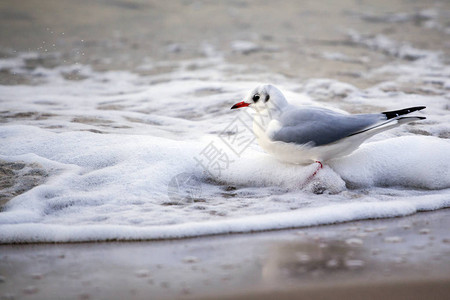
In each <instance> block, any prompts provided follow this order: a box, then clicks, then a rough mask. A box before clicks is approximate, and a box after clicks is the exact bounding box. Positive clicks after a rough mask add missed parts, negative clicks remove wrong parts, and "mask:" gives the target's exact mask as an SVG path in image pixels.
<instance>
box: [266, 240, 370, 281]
mask: <svg viewBox="0 0 450 300" xmlns="http://www.w3.org/2000/svg"><path fill="white" fill-rule="evenodd" d="M364 250H365V249H364V248H361V247H359V246H357V245H349V244H348V243H346V242H344V241H341V240H326V241H321V240H320V239H318V240H316V239H313V238H305V239H302V240H300V241H288V242H285V243H278V244H275V245H273V246H272V247H271V248H270V250H269V251H268V257H267V258H266V260H265V262H264V266H263V267H262V278H263V280H264V281H267V282H277V281H285V280H299V279H308V278H310V279H313V278H317V277H320V276H321V275H323V274H325V273H330V272H334V273H339V272H346V271H348V270H356V269H361V268H363V267H364V266H365V262H364V259H363V258H364V255H365V254H366V252H365V251H364Z"/></svg>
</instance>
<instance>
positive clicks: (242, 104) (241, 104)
mask: <svg viewBox="0 0 450 300" xmlns="http://www.w3.org/2000/svg"><path fill="white" fill-rule="evenodd" d="M249 105H250V104H249V103H245V102H244V101H242V102H239V103H236V104H235V105H233V106H232V107H231V109H235V108H241V107H246V106H249Z"/></svg>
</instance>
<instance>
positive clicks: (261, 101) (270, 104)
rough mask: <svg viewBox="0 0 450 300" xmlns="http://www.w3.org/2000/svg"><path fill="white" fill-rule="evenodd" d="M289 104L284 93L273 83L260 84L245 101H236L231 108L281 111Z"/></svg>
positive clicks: (259, 111)
mask: <svg viewBox="0 0 450 300" xmlns="http://www.w3.org/2000/svg"><path fill="white" fill-rule="evenodd" d="M286 105H287V101H286V98H285V97H284V95H283V93H282V92H281V91H280V90H279V89H278V88H276V87H275V86H273V85H271V84H264V85H259V86H257V87H256V88H254V89H253V90H252V91H251V92H250V93H248V95H247V97H245V99H244V101H242V102H239V103H236V104H235V105H233V106H232V107H231V109H236V108H241V107H247V106H248V107H250V108H253V109H254V110H255V111H256V112H258V113H261V112H265V111H277V110H278V111H281V110H282V109H283V107H284V106H286Z"/></svg>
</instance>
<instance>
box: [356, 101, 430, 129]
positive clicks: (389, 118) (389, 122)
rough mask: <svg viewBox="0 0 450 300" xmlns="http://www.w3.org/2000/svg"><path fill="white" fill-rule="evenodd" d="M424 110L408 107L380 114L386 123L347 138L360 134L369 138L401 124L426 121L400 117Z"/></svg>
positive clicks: (412, 117)
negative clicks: (364, 134) (383, 116)
mask: <svg viewBox="0 0 450 300" xmlns="http://www.w3.org/2000/svg"><path fill="white" fill-rule="evenodd" d="M424 108H426V107H425V106H415V107H409V108H404V109H400V110H393V111H386V112H382V113H381V114H383V115H385V116H386V121H384V122H382V123H378V124H376V125H375V126H371V127H369V128H365V129H364V130H361V131H358V132H355V133H352V134H350V135H349V136H354V135H359V134H361V133H367V134H366V135H367V137H371V136H373V135H375V134H377V133H379V132H382V131H385V130H388V129H391V128H394V127H397V126H399V125H401V124H406V123H410V122H414V121H419V120H424V119H426V118H425V117H419V116H404V117H401V116H403V115H407V114H409V113H412V112H414V111H418V110H422V109H424Z"/></svg>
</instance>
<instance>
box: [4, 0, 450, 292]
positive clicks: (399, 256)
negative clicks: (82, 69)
mask: <svg viewBox="0 0 450 300" xmlns="http://www.w3.org/2000/svg"><path fill="white" fill-rule="evenodd" d="M372 2H373V1H350V0H349V1H346V0H341V1H337V2H336V1H327V2H326V3H321V4H320V5H319V4H317V3H315V2H309V1H302V2H297V1H283V2H281V3H277V5H276V6H274V5H273V3H271V2H262V3H260V2H256V1H230V2H226V4H225V2H220V3H219V2H216V1H198V2H197V1H180V2H170V3H167V2H164V3H162V2H158V1H150V2H148V1H94V2H83V3H82V4H81V3H80V2H78V1H50V0H48V1H45V2H42V1H31V0H30V1H9V0H7V1H2V3H1V4H0V15H1V16H2V18H0V42H1V45H2V49H1V55H2V56H13V55H14V54H15V53H17V52H21V51H37V52H39V53H41V54H42V55H43V56H42V58H41V59H40V60H30V61H29V67H30V68H35V67H37V66H42V65H45V66H47V67H51V66H52V65H59V64H73V63H82V64H89V65H92V66H93V67H94V68H95V69H97V70H111V69H125V70H131V71H135V72H137V73H142V74H149V73H151V74H159V73H164V72H168V71H170V70H171V68H172V67H171V65H170V64H169V65H167V64H166V65H164V64H163V65H161V66H159V67H158V68H156V69H155V68H153V69H151V70H143V69H142V68H139V67H140V66H141V65H142V64H143V63H145V61H148V60H151V61H171V60H172V61H176V60H182V59H186V58H196V57H204V56H208V55H210V53H209V51H215V50H214V49H216V50H217V51H220V52H222V53H224V59H225V60H226V61H227V62H229V63H239V64H246V65H247V66H248V68H247V69H246V70H245V72H250V73H256V72H261V73H264V72H265V71H267V70H270V72H272V73H277V74H281V75H283V76H286V77H288V78H298V80H299V81H301V80H304V79H306V78H313V77H326V78H333V79H337V80H340V81H343V82H348V83H351V84H354V85H355V86H357V87H359V88H364V87H367V86H371V85H373V84H376V83H377V82H378V81H379V80H380V79H379V78H376V77H370V78H367V77H365V76H364V72H365V71H366V70H368V69H373V68H376V67H377V66H382V65H386V64H388V63H394V62H397V61H401V60H408V59H413V58H411V57H409V58H408V57H401V56H399V55H398V54H395V53H384V52H383V50H377V49H370V47H364V46H361V45H358V44H355V43H354V41H352V38H351V36H349V34H348V29H349V28H355V29H358V31H359V32H361V33H363V34H367V35H368V36H374V35H376V34H379V33H382V34H384V35H386V36H388V37H389V38H391V39H392V40H395V41H399V42H400V43H409V44H411V45H413V46H415V47H418V48H421V49H429V50H439V51H442V52H443V53H444V54H446V55H448V53H449V49H450V43H449V42H448V34H446V33H445V32H444V31H443V30H441V31H440V30H433V31H430V30H429V29H428V28H427V26H425V25H424V24H425V23H426V22H427V21H429V19H428V17H427V15H426V14H423V13H422V14H421V13H420V12H422V11H423V10H426V9H427V8H430V7H434V8H435V9H438V10H446V11H450V8H449V5H448V3H446V2H440V1H435V2H429V1H409V2H405V1H377V2H376V3H372ZM256 3H258V5H256ZM299 3H300V4H299ZM180 12H182V13H180ZM396 12H402V13H406V19H405V20H406V21H401V20H400V21H398V20H397V21H396V19H395V13H396ZM408 16H409V19H408ZM242 40H250V41H251V42H252V43H253V45H250V47H247V48H246V47H237V46H236V44H234V42H236V41H242ZM233 45H234V46H233ZM54 52H57V53H59V55H57V56H54V55H48V56H45V55H46V54H48V53H54ZM323 52H329V53H331V54H332V53H335V52H339V53H343V54H345V55H346V56H345V57H346V58H345V59H344V58H342V59H327V58H326V57H323V56H322V55H320V53H323ZM349 57H350V58H354V59H348V58H349ZM195 67H196V66H192V68H195ZM244 75H245V74H243V76H244ZM76 76H77V75H76V74H73V79H74V80H76V79H77V78H76ZM262 78H264V77H262ZM23 80H24V79H23V78H21V77H20V76H19V75H16V74H10V73H7V72H0V81H1V82H2V83H3V84H18V83H23ZM404 89H405V91H411V90H413V89H414V87H411V86H405V88H404ZM414 92H419V93H420V91H414ZM324 101H326V100H324ZM14 176H15V175H14ZM5 180H6V179H5ZM8 184H9V183H8ZM13 185H14V184H13V183H11V185H8V186H13ZM30 187H31V186H30ZM6 198H8V199H9V196H5V199H6ZM1 199H2V198H1V197H0V201H1ZM5 201H6V200H5ZM448 228H450V212H449V210H448V209H446V210H440V211H437V212H430V213H420V214H416V215H413V216H409V217H404V218H397V219H389V220H369V221H363V222H352V223H347V224H340V225H330V226H322V227H317V228H305V229H293V230H286V231H277V232H265V233H258V234H246V235H233V236H222V237H205V238H198V239H187V240H177V241H163V242H136V243H99V244H96V243H89V244H56V245H49V244H42V245H2V246H0V299H22V298H25V299H56V298H70V299H113V298H116V299H118V298H122V299H149V298H152V299H174V298H192V299H199V298H205V299H208V298H215V299H218V298H223V299H272V298H275V297H277V298H279V299H293V298H295V299H325V298H328V299H329V298H332V299H341V298H359V299H362V298H364V299H380V298H383V299H425V298H429V299H446V298H447V297H448V295H449V293H450V255H449V254H450V236H449V233H448Z"/></svg>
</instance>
